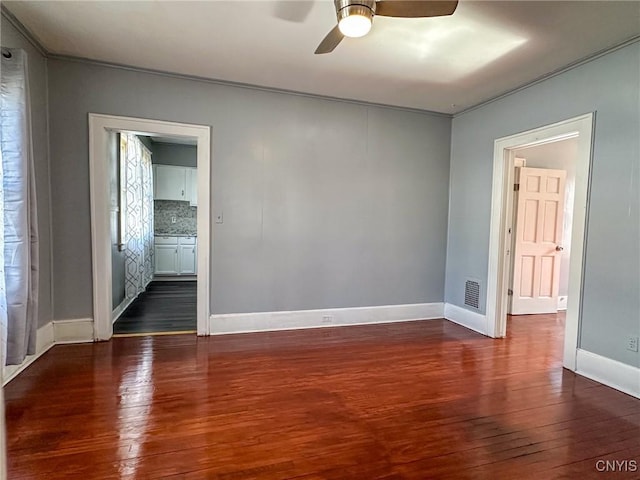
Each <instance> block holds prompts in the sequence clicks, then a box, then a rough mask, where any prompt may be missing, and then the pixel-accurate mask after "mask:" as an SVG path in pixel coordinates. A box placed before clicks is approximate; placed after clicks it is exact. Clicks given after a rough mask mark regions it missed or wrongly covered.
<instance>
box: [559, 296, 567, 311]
mask: <svg viewBox="0 0 640 480" xmlns="http://www.w3.org/2000/svg"><path fill="white" fill-rule="evenodd" d="M566 309H567V296H566V295H563V296H561V297H558V310H566Z"/></svg>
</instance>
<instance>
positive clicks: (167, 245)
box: [155, 235, 197, 275]
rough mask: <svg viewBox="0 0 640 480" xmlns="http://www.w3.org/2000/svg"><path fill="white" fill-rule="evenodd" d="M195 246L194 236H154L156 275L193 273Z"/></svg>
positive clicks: (194, 270) (194, 268) (194, 271)
mask: <svg viewBox="0 0 640 480" xmlns="http://www.w3.org/2000/svg"><path fill="white" fill-rule="evenodd" d="M196 248H197V244H196V238H195V237H177V236H165V235H163V236H156V237H155V264H156V267H155V273H156V275H195V274H196V265H197V263H196Z"/></svg>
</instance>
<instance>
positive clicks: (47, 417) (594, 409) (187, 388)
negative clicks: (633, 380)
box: [5, 315, 640, 480]
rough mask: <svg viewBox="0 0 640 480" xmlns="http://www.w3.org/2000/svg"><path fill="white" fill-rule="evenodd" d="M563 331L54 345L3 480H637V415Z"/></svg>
mask: <svg viewBox="0 0 640 480" xmlns="http://www.w3.org/2000/svg"><path fill="white" fill-rule="evenodd" d="M563 318H564V317H563V316H556V315H544V316H519V317H516V318H512V319H510V320H509V322H508V327H507V328H508V337H507V338H505V339H501V340H493V339H490V338H487V337H483V336H482V335H479V334H477V333H475V332H472V331H470V330H467V329H465V328H463V327H461V326H459V325H456V324H454V323H451V322H448V321H445V320H426V321H418V322H406V323H394V324H386V325H368V326H354V327H342V328H322V329H313V330H298V331H286V332H271V333H250V334H240V335H224V336H211V337H196V336H195V335H172V336H147V337H127V338H115V339H113V340H111V341H109V342H100V343H94V344H83V345H58V346H55V347H53V348H52V349H51V350H50V351H49V352H47V353H46V354H45V355H43V356H42V357H41V358H40V359H39V360H37V361H36V362H35V363H34V364H33V365H32V366H31V367H29V368H28V369H27V370H25V371H24V372H23V373H22V374H21V375H20V376H19V377H18V378H16V379H15V380H13V381H11V382H10V383H9V384H8V385H7V387H6V388H5V397H6V414H7V434H8V437H7V444H8V470H9V478H11V479H20V480H31V479H38V480H41V479H47V480H55V479H64V480H69V479H82V480H88V479H176V480H177V479H182V480H184V479H212V480H256V479H258V480H267V479H269V480H275V479H278V480H284V479H296V480H374V479H377V480H403V479H404V480H426V479H474V480H475V479H491V480H502V479H514V478H517V479H518V480H520V479H536V480H537V479H545V480H547V479H577V478H580V479H585V478H635V479H637V478H638V474H637V472H623V473H611V472H609V473H606V474H603V473H600V472H598V471H597V469H596V462H597V461H598V460H604V461H613V460H619V461H621V460H635V461H640V458H639V456H640V453H639V448H638V446H639V445H640V428H639V425H640V400H638V399H635V398H633V397H631V396H628V395H625V394H623V393H621V392H618V391H616V390H613V389H611V388H608V387H605V386H603V385H601V384H598V383H596V382H593V381H591V380H589V379H587V378H584V377H581V376H578V375H575V374H573V373H572V372H569V371H567V370H564V369H563V368H562V364H561V356H562V346H563V342H562V337H563V332H564V321H563Z"/></svg>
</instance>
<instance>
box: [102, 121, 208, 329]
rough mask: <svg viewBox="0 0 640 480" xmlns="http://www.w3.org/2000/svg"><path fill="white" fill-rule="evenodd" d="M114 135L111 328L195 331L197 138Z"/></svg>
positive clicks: (112, 160)
mask: <svg viewBox="0 0 640 480" xmlns="http://www.w3.org/2000/svg"><path fill="white" fill-rule="evenodd" d="M110 137H112V138H111V140H110V141H111V143H112V144H113V145H112V148H110V149H109V150H110V152H112V154H111V155H109V162H110V165H109V167H110V168H109V176H110V178H109V184H110V193H111V222H110V223H111V239H112V240H111V241H112V248H111V265H112V268H111V276H112V306H113V312H112V319H113V331H114V335H115V336H128V335H142V334H178V333H180V334H182V333H195V332H196V318H197V308H196V303H197V268H196V266H197V252H196V249H197V223H196V219H197V208H198V202H197V196H198V195H197V193H198V190H197V142H196V139H195V138H181V137H172V136H166V135H165V136H159V135H137V134H135V133H134V132H129V131H120V132H113V134H112V135H110Z"/></svg>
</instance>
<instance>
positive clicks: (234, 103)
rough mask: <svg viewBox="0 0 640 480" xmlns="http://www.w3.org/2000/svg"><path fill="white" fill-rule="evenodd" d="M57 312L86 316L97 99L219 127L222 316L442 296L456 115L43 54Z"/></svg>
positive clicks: (106, 105) (215, 267) (101, 104)
mask: <svg viewBox="0 0 640 480" xmlns="http://www.w3.org/2000/svg"><path fill="white" fill-rule="evenodd" d="M49 82H50V83H49V86H50V90H51V95H50V99H51V102H50V120H51V121H50V125H51V164H52V171H51V182H52V184H53V185H55V186H56V188H54V190H53V192H52V193H53V198H52V200H53V206H54V208H53V219H54V224H55V229H54V251H55V252H56V255H55V258H54V272H55V275H54V283H55V286H56V309H55V318H58V319H65V318H79V317H89V316H91V315H92V303H91V267H90V261H91V248H90V218H89V182H88V178H89V171H88V170H89V167H88V158H87V157H88V140H87V135H86V132H87V114H88V113H89V112H96V113H104V114H115V115H125V116H133V117H143V118H152V119H159V120H171V121H177V122H185V123H194V124H204V125H211V126H212V145H213V165H212V191H213V202H214V206H215V209H216V210H217V211H223V212H224V223H223V224H215V223H212V229H213V236H212V239H213V247H212V248H213V252H212V266H211V267H212V309H213V312H214V313H230V312H257V311H277V310H296V309H313V308H324V307H351V306H365V305H388V304H405V303H421V302H441V301H442V300H443V295H444V282H443V279H444V266H445V265H444V262H445V248H446V225H447V209H448V207H447V191H448V178H449V145H450V132H451V120H450V119H449V118H447V117H443V116H437V115H430V114H423V113H416V112H410V111H404V110H396V109H388V108H381V107H373V106H365V105H360V104H354V103H347V102H340V101H330V100H325V99H319V98H311V97H305V96H297V95H288V94H281V93H275V92H267V91H261V90H253V89H245V88H239V87H232V86H225V85H217V84H214V83H209V82H201V81H193V80H187V79H182V78H175V77H170V76H163V75H155V74H149V73H143V72H136V71H130V70H124V69H118V68H111V67H106V66H99V65H92V64H86V63H78V62H72V61H65V60H53V59H52V60H50V61H49Z"/></svg>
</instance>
